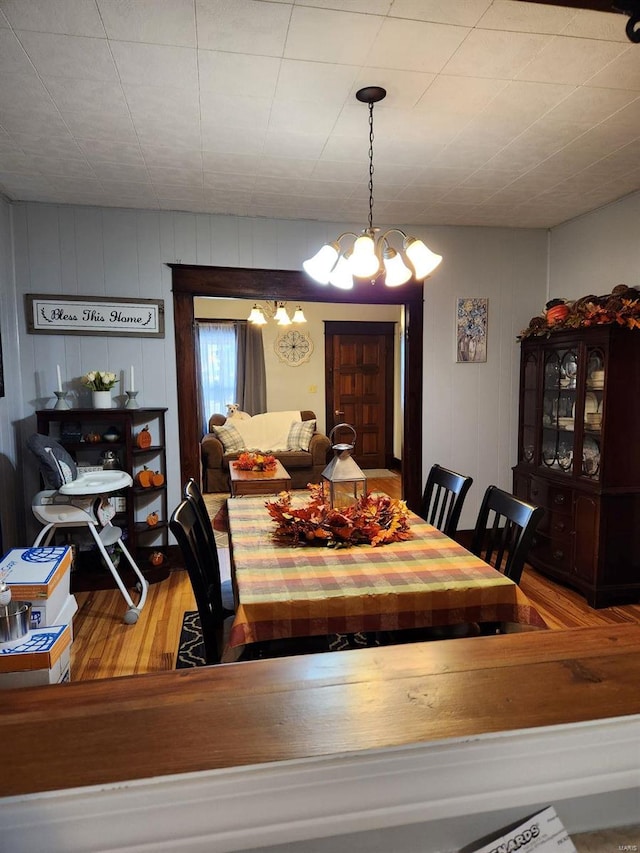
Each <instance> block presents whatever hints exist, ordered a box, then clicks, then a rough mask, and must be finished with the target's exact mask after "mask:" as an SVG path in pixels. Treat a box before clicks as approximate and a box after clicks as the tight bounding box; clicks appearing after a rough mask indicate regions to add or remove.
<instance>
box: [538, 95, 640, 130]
mask: <svg viewBox="0 0 640 853" xmlns="http://www.w3.org/2000/svg"><path fill="white" fill-rule="evenodd" d="M637 97H638V95H637V93H636V92H625V91H623V90H622V89H600V88H595V87H593V88H592V87H591V86H581V87H579V88H577V89H574V90H573V92H571V93H570V94H569V95H568V96H567V97H566V98H564V99H563V100H562V101H560V102H559V103H558V105H557V106H555V107H554V108H553V109H551V110H550V111H549V113H548V117H549V118H560V119H564V120H567V121H578V122H586V123H587V124H589V125H594V124H598V123H599V122H601V121H603V120H604V119H605V118H607V117H608V116H610V115H613V114H614V113H616V112H617V111H618V110H620V109H622V108H623V107H625V106H626V105H627V104H629V103H631V102H632V101H634V100H635V99H636V98H637Z"/></svg>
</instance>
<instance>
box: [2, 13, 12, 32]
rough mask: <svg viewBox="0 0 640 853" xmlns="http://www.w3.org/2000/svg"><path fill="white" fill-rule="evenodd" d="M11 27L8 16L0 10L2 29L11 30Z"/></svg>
mask: <svg viewBox="0 0 640 853" xmlns="http://www.w3.org/2000/svg"><path fill="white" fill-rule="evenodd" d="M10 26H11V25H10V24H9V21H8V20H7V17H6V15H5V14H4V12H3V11H2V9H0V29H10Z"/></svg>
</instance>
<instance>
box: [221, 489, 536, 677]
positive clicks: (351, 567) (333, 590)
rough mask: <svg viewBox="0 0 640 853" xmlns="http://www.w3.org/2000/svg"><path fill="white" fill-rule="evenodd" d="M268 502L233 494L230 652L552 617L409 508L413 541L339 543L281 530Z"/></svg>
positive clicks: (532, 625) (232, 655)
mask: <svg viewBox="0 0 640 853" xmlns="http://www.w3.org/2000/svg"><path fill="white" fill-rule="evenodd" d="M297 499H298V500H299V501H303V500H304V496H299V497H298V498H297ZM271 500H273V498H272V499H271ZM266 503H267V501H266V500H265V498H264V497H262V498H259V497H238V498H229V499H228V500H227V508H228V518H229V534H230V548H231V571H232V579H233V586H234V594H235V598H236V613H235V618H234V620H233V624H232V627H231V630H230V633H229V638H228V642H227V647H226V650H225V653H224V656H223V660H224V661H233V660H237V659H238V656H239V654H240V653H241V652H242V650H243V647H245V646H246V645H248V644H250V643H263V642H267V641H271V640H278V639H284V638H292V637H299V638H302V637H310V636H319V635H330V634H358V633H360V632H364V633H369V632H385V631H401V630H404V629H412V628H429V627H441V626H452V625H459V624H461V623H470V622H471V623H483V622H492V623H496V622H498V623H512V624H514V625H517V626H524V627H525V629H527V630H528V629H538V628H542V629H544V628H546V627H547V626H546V624H545V622H544V620H543V618H542V616H540V614H539V613H538V611H537V610H536V609H535V607H534V606H533V604H532V603H531V602H530V601H529V600H528V598H527V597H526V595H525V594H524V593H523V592H522V590H521V589H520V587H519V586H518V585H517V584H516V583H514V582H513V581H512V580H511V579H510V578H507V577H505V575H504V574H502V573H501V572H499V571H497V570H496V569H495V568H493V567H492V566H490V565H489V564H488V563H485V562H484V561H483V560H482V559H480V557H477V556H476V555H474V554H472V553H471V552H470V551H468V550H466V549H465V548H464V547H463V546H462V545H460V544H459V543H458V542H456V541H455V540H454V539H451V538H450V537H449V536H446V535H445V534H444V533H442V532H441V531H440V530H438V529H437V528H436V527H433V526H432V525H431V524H428V523H427V522H426V521H424V520H423V519H422V518H420V516H418V515H416V514H415V513H413V512H411V511H410V510H407V513H408V521H409V532H408V534H409V535H408V538H407V539H406V540H404V541H397V542H389V543H386V544H383V545H378V546H372V545H369V544H361V545H353V546H351V547H346V548H331V547H326V546H325V547H323V546H318V545H302V546H295V545H292V544H289V543H287V542H282V541H277V540H275V539H274V537H273V533H274V532H275V529H276V522H275V521H274V520H273V519H272V518H271V516H270V515H269V513H268V511H267V508H266ZM294 505H295V504H294Z"/></svg>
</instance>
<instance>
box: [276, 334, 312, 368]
mask: <svg viewBox="0 0 640 853" xmlns="http://www.w3.org/2000/svg"><path fill="white" fill-rule="evenodd" d="M273 348H274V350H275V351H276V355H277V356H278V358H279V359H280V361H284V362H285V364H288V365H290V366H291V367H297V366H298V365H299V364H304V363H305V361H309V359H310V358H311V353H312V352H313V341H312V340H311V338H310V337H309V335H308V333H307V332H302V331H300V330H299V329H288V330H287V331H286V332H282V333H281V334H280V335H278V337H277V338H276V341H275V343H274V345H273Z"/></svg>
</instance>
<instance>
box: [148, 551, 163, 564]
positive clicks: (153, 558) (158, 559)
mask: <svg viewBox="0 0 640 853" xmlns="http://www.w3.org/2000/svg"><path fill="white" fill-rule="evenodd" d="M149 562H150V563H151V565H152V566H161V565H162V564H163V563H164V554H163V553H162V551H152V552H151V554H149Z"/></svg>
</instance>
